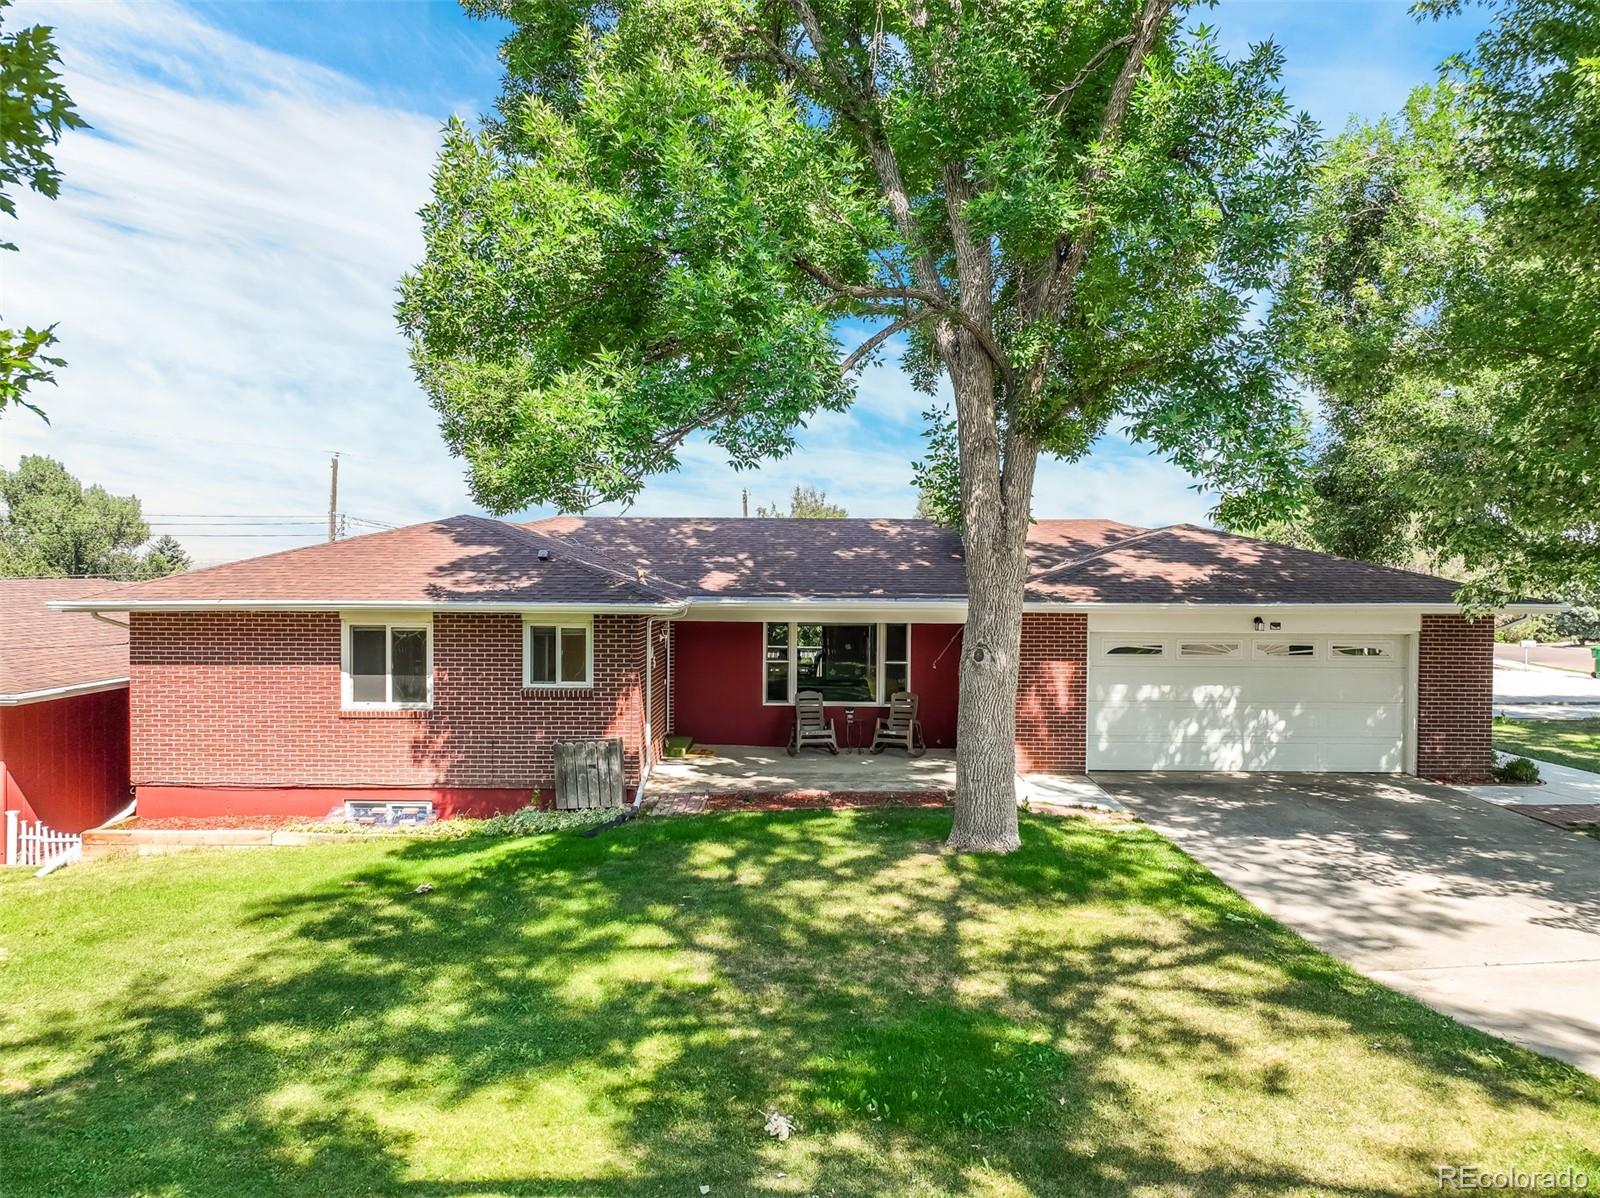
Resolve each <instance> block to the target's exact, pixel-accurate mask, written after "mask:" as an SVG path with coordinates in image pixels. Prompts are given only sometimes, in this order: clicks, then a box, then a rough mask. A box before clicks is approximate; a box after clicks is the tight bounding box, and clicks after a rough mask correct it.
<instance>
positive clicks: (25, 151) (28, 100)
mask: <svg viewBox="0 0 1600 1198" xmlns="http://www.w3.org/2000/svg"><path fill="white" fill-rule="evenodd" d="M10 3H11V0H0V213H4V214H5V215H6V216H10V217H15V216H16V215H17V203H16V197H15V195H14V194H13V192H14V190H15V188H16V187H17V185H18V184H20V185H22V186H23V187H26V188H29V189H30V190H32V191H36V192H38V193H39V194H40V195H42V196H48V197H49V198H51V199H55V197H56V196H57V194H58V193H59V192H60V190H61V172H60V171H58V170H57V169H56V166H55V159H54V157H53V156H52V153H51V151H52V148H53V147H54V146H55V144H56V143H57V142H58V141H60V140H61V133H62V130H64V129H83V128H86V127H87V123H86V122H85V121H84V120H83V118H82V117H80V116H79V115H78V114H77V111H76V110H75V109H74V108H73V106H72V99H71V97H70V96H68V95H67V91H66V88H64V87H62V85H61V76H60V75H59V74H58V73H57V72H56V70H55V64H56V63H57V62H59V61H60V57H59V55H58V54H57V52H56V46H55V42H54V40H53V39H52V38H51V36H50V33H51V30H50V28H49V26H47V25H30V26H28V27H26V28H24V29H19V30H17V31H16V32H14V33H6V32H4V17H5V10H6V9H7V8H9V7H10ZM16 248H17V247H16V245H15V244H14V243H13V242H10V241H0V250H15V249H16ZM55 341H56V337H55V325H51V326H50V327H49V328H44V329H35V328H23V329H9V328H6V327H4V326H3V325H0V415H3V414H4V412H5V410H6V409H7V408H8V407H11V406H13V405H20V406H21V407H25V408H31V409H32V410H33V411H34V412H36V413H38V414H39V415H40V416H43V415H44V412H43V411H41V410H40V408H39V407H38V405H37V404H35V403H33V402H32V401H31V400H29V399H28V398H27V395H28V390H29V388H30V387H32V386H34V385H36V384H40V383H54V382H55V368H56V367H59V366H65V365H66V363H65V362H63V361H62V360H61V359H60V358H58V357H55V356H53V355H51V354H49V353H47V352H46V351H47V350H49V348H50V347H51V346H52V345H54V344H55Z"/></svg>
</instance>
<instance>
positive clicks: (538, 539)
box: [106, 516, 1456, 608]
mask: <svg viewBox="0 0 1600 1198" xmlns="http://www.w3.org/2000/svg"><path fill="white" fill-rule="evenodd" d="M541 550H542V551H544V552H545V553H546V554H547V557H545V558H543V559H541V558H540V557H539V553H540V551H541ZM1028 555H1029V559H1030V561H1031V563H1032V580H1031V581H1030V583H1029V585H1028V598H1029V599H1030V600H1032V601H1035V602H1047V603H1050V602H1053V603H1064V604H1093V603H1192V604H1215V603H1280V604H1282V603H1313V604H1314V603H1420V604H1435V603H1438V604H1444V603H1450V602H1451V601H1452V596H1453V594H1454V592H1455V590H1456V584H1454V583H1452V582H1448V581H1446V580H1444V579H1440V578H1433V577H1430V576H1428V575H1425V574H1416V573H1413V572H1411V571H1408V570H1395V569H1389V568H1387V567H1383V566H1374V565H1370V564H1368V563H1366V562H1357V561H1349V560H1346V559H1343V558H1335V557H1329V556H1327V555H1326V554H1321V553H1313V552H1311V551H1309V550H1304V549H1292V548H1290V547H1288V546H1285V545H1275V544H1272V543H1269V542H1266V541H1255V540H1251V539H1250V538H1248V537H1239V536H1234V535H1232V534H1229V533H1224V532H1218V531H1216V530H1214V529H1208V528H1200V527H1197V526H1195V525H1192V524H1182V525H1175V526H1173V527H1171V528H1159V529H1148V530H1147V529H1139V528H1135V527H1134V526H1132V525H1128V524H1119V523H1116V522H1115V521H1109V520H1040V521H1037V522H1036V523H1035V524H1034V526H1033V527H1032V529H1031V530H1030V533H1029V538H1028ZM965 597H966V569H965V564H964V561H963V557H962V546H961V539H960V537H959V536H958V535H957V534H955V533H954V532H951V531H950V530H949V529H946V528H941V527H940V526H938V525H936V524H932V523H930V522H928V521H926V520H790V519H732V520H710V519H704V520H703V519H682V520H675V519H659V518H649V517H616V518H608V517H584V516H560V517H555V518H553V519H549V520H540V521H536V522H534V523H533V524H530V525H526V526H523V525H516V524H510V523H506V522H504V521H500V520H488V519H484V518H482V517H479V516H455V517H452V518H450V519H448V520H438V521H433V522H431V523H427V524H415V525H412V526H410V527H409V528H401V529H396V530H395V531H393V532H382V533H372V534H369V535H367V536H361V537H354V538H351V539H349V540H345V541H339V542H336V543H334V544H329V545H313V546H311V547H309V548H305V549H293V550H289V551H287V552H284V553H275V554H270V555H268V556H266V557H258V558H250V559H248V560H245V561H239V562H231V563H229V564H228V565H225V566H214V567H212V568H211V569H208V570H194V571H191V572H189V573H187V574H177V575H172V576H170V577H168V578H161V579H155V580H153V581H150V582H143V583H136V584H133V585H131V586H127V587H125V588H122V589H120V590H118V591H117V592H115V593H114V594H112V595H111V596H108V598H109V599H110V600H111V602H109V603H108V604H107V605H106V606H107V607H110V608H115V607H118V606H123V605H126V604H129V603H132V604H144V603H168V604H172V605H185V604H195V605H202V606H203V605H209V604H219V603H220V604H234V605H236V606H249V605H251V604H263V605H276V606H294V605H296V604H312V605H317V606H341V605H355V604H362V605H367V606H382V605H384V604H395V605H402V604H404V605H429V604H472V603H504V604H510V605H527V606H532V605H537V604H555V605H570V606H575V607H600V606H607V605H615V604H626V605H637V606H644V607H663V606H672V605H675V604H677V603H680V602H682V601H684V600H691V599H697V598H698V599H744V600H762V599H773V600H784V599H824V600H826V599H834V600H875V599H878V600H888V601H893V600H933V601H937V600H948V601H952V602H957V603H959V602H960V601H962V600H963V599H964V598H965Z"/></svg>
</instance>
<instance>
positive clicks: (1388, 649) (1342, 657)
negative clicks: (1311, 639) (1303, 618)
mask: <svg viewBox="0 0 1600 1198" xmlns="http://www.w3.org/2000/svg"><path fill="white" fill-rule="evenodd" d="M1328 654H1329V656H1330V657H1331V658H1332V659H1333V660H1334V661H1336V662H1341V663H1345V662H1392V661H1393V660H1394V642H1393V641H1334V642H1333V644H1331V645H1329V646H1328Z"/></svg>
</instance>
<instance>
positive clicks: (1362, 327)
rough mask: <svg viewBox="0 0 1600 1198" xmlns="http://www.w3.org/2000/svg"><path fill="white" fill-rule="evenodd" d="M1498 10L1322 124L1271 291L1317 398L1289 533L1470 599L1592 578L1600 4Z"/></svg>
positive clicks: (1599, 317)
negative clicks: (1468, 43)
mask: <svg viewBox="0 0 1600 1198" xmlns="http://www.w3.org/2000/svg"><path fill="white" fill-rule="evenodd" d="M1497 18H1498V19H1497V21H1496V22H1495V23H1494V24H1493V25H1491V26H1490V28H1489V29H1488V30H1487V31H1486V32H1485V33H1484V34H1483V35H1482V37H1481V38H1480V39H1479V42H1478V45H1477V47H1476V49H1475V51H1474V53H1473V54H1472V55H1470V56H1464V57H1462V58H1460V59H1458V60H1456V61H1455V63H1454V64H1453V65H1452V66H1451V69H1450V71H1449V73H1448V74H1447V76H1446V77H1445V78H1444V79H1443V80H1442V81H1441V82H1440V83H1439V84H1438V85H1436V86H1434V87H1427V88H1419V89H1417V91H1415V92H1414V93H1413V94H1412V96H1411V99H1410V100H1409V102H1408V103H1407V105H1406V109H1405V112H1404V114H1403V115H1402V116H1401V117H1399V118H1396V119H1393V120H1388V121H1382V122H1379V123H1377V124H1375V125H1371V126H1358V127H1353V128H1352V129H1350V130H1349V131H1348V132H1346V133H1345V134H1344V135H1343V136H1341V137H1340V138H1338V139H1336V140H1335V141H1334V142H1333V144H1332V146H1331V147H1330V150H1329V153H1328V156H1327V160H1326V163H1325V165H1324V166H1323V168H1322V170H1321V172H1320V176H1319V179H1318V189H1317V194H1316V198H1315V202H1314V204H1313V205H1312V208H1311V212H1310V217H1309V220H1308V223H1307V226H1306V232H1305V234H1304V236H1303V238H1302V239H1301V241H1300V243H1299V245H1298V248H1297V251H1296V254H1295V257H1294V261H1293V268H1292V270H1291V271H1290V272H1289V274H1288V276H1287V278H1286V279H1285V281H1284V283H1283V284H1282V285H1281V287H1280V288H1279V294H1278V303H1277V306H1276V308H1275V311H1274V324H1275V326H1276V328H1277V330H1278V335H1279V337H1280V339H1281V340H1282V342H1283V344H1284V345H1285V346H1287V347H1290V348H1291V349H1292V350H1293V351H1294V354H1293V367H1294V370H1295V372H1296V373H1297V374H1298V375H1299V376H1300V377H1301V378H1302V379H1304V380H1305V381H1306V383H1307V384H1309V385H1310V386H1311V387H1312V388H1314V389H1315V391H1316V392H1317V394H1318V396H1319V398H1320V399H1321V400H1322V401H1323V413H1324V415H1325V418H1326V428H1325V431H1324V433H1323V436H1322V437H1321V439H1320V445H1319V455H1318V460H1317V463H1316V466H1315V469H1314V472H1313V483H1312V491H1311V496H1310V501H1309V503H1308V505H1307V508H1306V511H1305V513H1304V517H1303V521H1302V532H1303V534H1304V535H1306V536H1308V537H1309V539H1311V540H1312V541H1314V542H1315V543H1316V544H1319V545H1321V546H1322V547H1325V548H1327V549H1329V550H1331V551H1334V552H1341V553H1350V554H1353V555H1356V556H1363V557H1372V558H1374V559H1376V560H1388V561H1396V562H1413V561H1415V562H1417V563H1418V564H1427V565H1432V566H1435V567H1442V568H1444V569H1447V570H1450V571H1453V572H1456V573H1457V575H1458V576H1461V577H1464V578H1465V579H1467V581H1468V582H1469V583H1470V585H1469V587H1468V588H1467V591H1466V597H1468V598H1470V599H1472V600H1473V601H1474V602H1478V603H1493V602H1496V601H1498V600H1500V599H1503V598H1505V597H1508V596H1511V597H1537V596H1540V595H1552V594H1559V593H1561V592H1562V591H1563V590H1565V589H1566V588H1567V587H1568V586H1569V585H1572V584H1578V585H1590V586H1592V585H1594V583H1595V581H1596V580H1597V579H1600V528H1597V519H1600V505H1597V502H1596V499H1595V496H1596V495H1600V406H1597V405H1596V403H1595V401H1594V397H1595V395H1596V394H1597V393H1600V340H1597V339H1596V336H1595V329H1596V328H1600V235H1597V234H1596V229H1597V228H1600V220H1597V219H1596V217H1597V216H1600V210H1597V209H1596V199H1595V197H1596V195H1597V194H1600V193H1597V191H1596V188H1597V187H1600V94H1597V93H1593V92H1589V91H1586V90H1585V84H1584V83H1583V80H1584V79H1585V71H1586V68H1585V67H1584V65H1583V64H1584V58H1585V54H1584V48H1585V47H1592V46H1593V45H1594V44H1596V42H1595V39H1596V38H1600V13H1597V12H1596V11H1595V10H1594V9H1593V6H1592V5H1586V4H1581V3H1570V2H1566V0H1516V2H1514V3H1510V4H1507V5H1505V6H1503V7H1501V8H1499V9H1497Z"/></svg>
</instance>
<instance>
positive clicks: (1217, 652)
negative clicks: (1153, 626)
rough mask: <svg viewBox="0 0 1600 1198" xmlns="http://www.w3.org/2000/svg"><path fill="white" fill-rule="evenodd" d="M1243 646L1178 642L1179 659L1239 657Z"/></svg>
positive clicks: (1222, 643)
mask: <svg viewBox="0 0 1600 1198" xmlns="http://www.w3.org/2000/svg"><path fill="white" fill-rule="evenodd" d="M1242 649H1243V646H1242V645H1241V644H1240V643H1239V642H1238V641H1180V642H1178V656H1179V657H1206V658H1212V659H1215V658H1219V657H1220V658H1229V657H1239V656H1241V652H1242Z"/></svg>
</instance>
